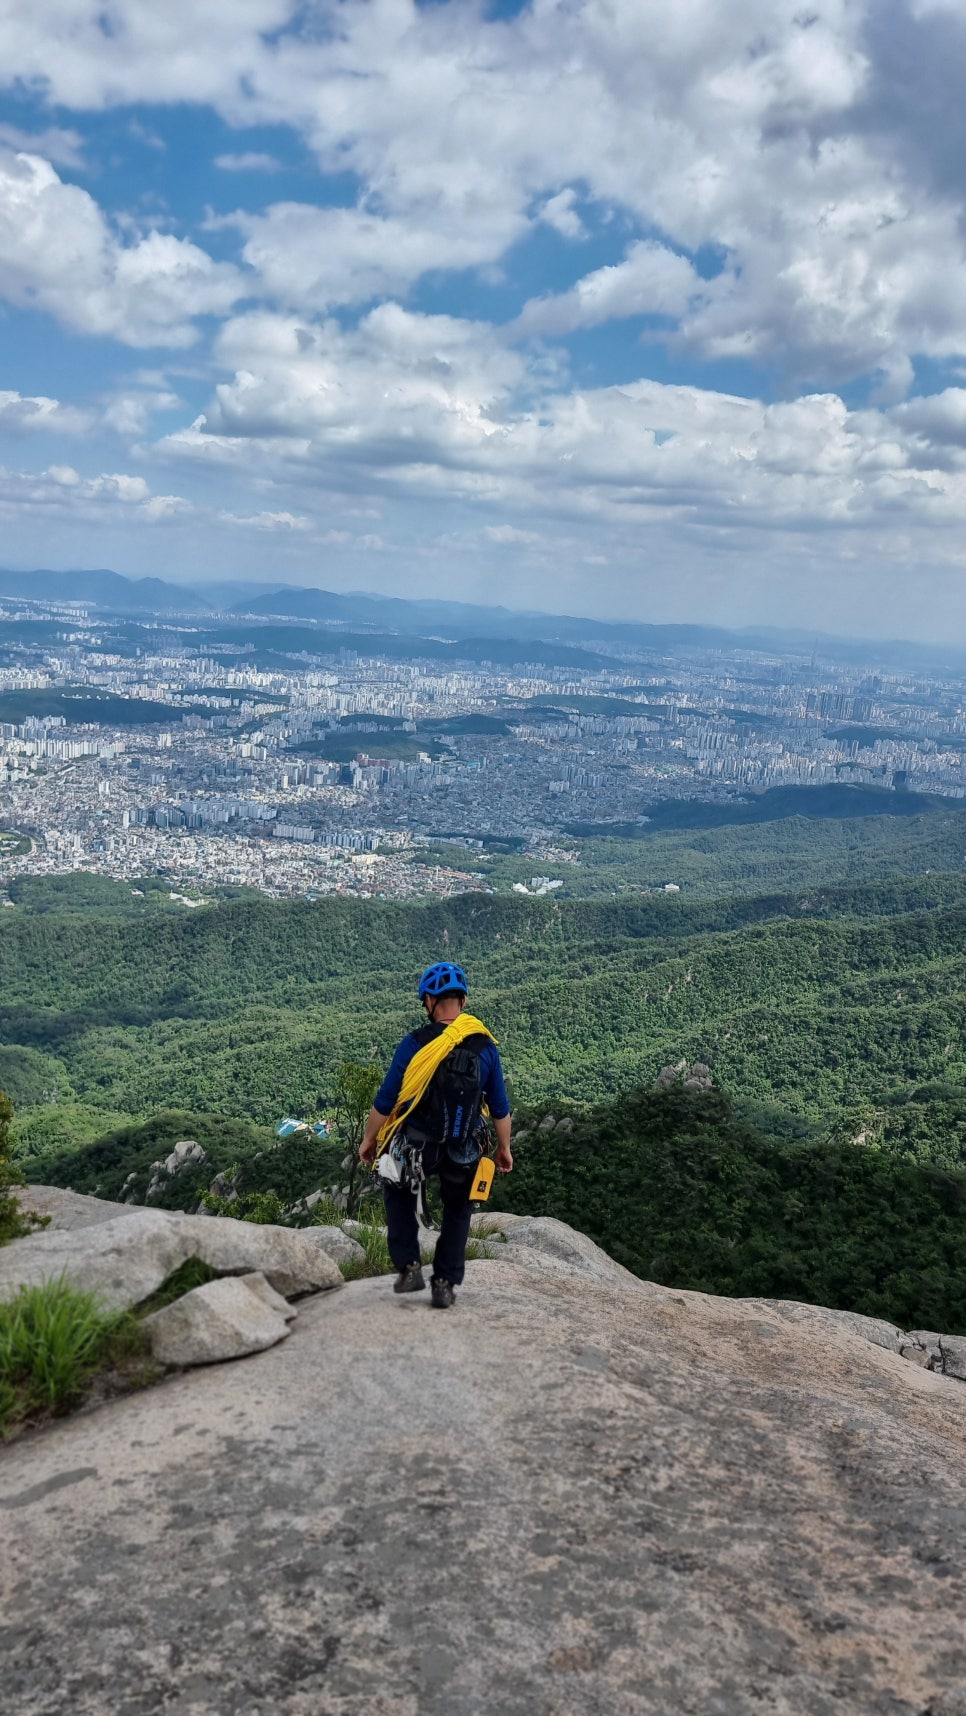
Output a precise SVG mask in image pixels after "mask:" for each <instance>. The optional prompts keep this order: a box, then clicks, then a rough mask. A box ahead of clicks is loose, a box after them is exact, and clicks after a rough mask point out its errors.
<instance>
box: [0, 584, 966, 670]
mask: <svg viewBox="0 0 966 1716" xmlns="http://www.w3.org/2000/svg"><path fill="white" fill-rule="evenodd" d="M249 587H250V588H251V590H252V591H253V592H254V594H253V595H252V596H251V597H249V596H247V595H246V594H245V593H244V592H245V589H246V585H245V584H244V583H242V582H239V581H237V580H235V581H230V582H229V581H226V582H225V583H224V584H220V583H211V582H209V583H193V584H191V585H188V584H179V583H175V582H173V581H170V580H165V579H162V578H128V577H125V576H124V575H123V574H122V573H119V572H112V571H110V570H108V569H107V568H101V569H95V570H91V571H81V570H78V571H64V572H59V571H49V570H45V569H40V570H37V571H26V572H22V571H21V572H18V571H9V570H6V571H5V570H0V598H3V597H7V598H15V599H20V600H25V601H31V600H33V601H42V602H72V601H73V602H86V603H88V604H90V605H92V606H95V607H100V608H104V609H105V610H108V611H110V612H113V613H118V614H126V613H129V614H141V613H155V614H173V613H199V614H201V613H205V614H215V613H231V614H234V615H236V616H239V617H243V616H250V617H251V618H252V619H253V620H255V621H257V622H264V621H266V620H268V619H271V618H275V619H291V620H299V619H300V620H303V621H310V622H313V623H315V624H317V625H320V626H325V625H331V626H333V627H335V626H337V627H340V628H341V627H346V628H348V627H361V628H363V629H364V630H369V629H372V630H375V629H376V628H380V629H382V630H385V629H386V628H388V629H389V630H390V631H392V632H395V633H396V634H398V636H399V637H400V638H405V637H412V638H413V640H414V645H415V642H416V640H418V639H420V638H424V639H425V638H433V637H435V638H442V639H443V640H445V641H447V642H449V643H455V642H458V641H465V642H467V643H471V642H472V643H475V645H476V646H477V647H478V646H479V645H480V644H481V643H482V642H484V641H485V640H486V639H488V638H491V639H493V640H495V641H496V640H499V641H518V642H520V643H528V642H531V643H532V642H539V641H543V642H545V643H554V642H557V643H560V644H568V643H574V644H585V645H586V644H587V643H588V642H596V643H598V644H599V645H600V646H603V647H606V646H607V645H608V644H615V645H620V646H621V647H622V648H626V647H627V646H628V645H631V646H633V647H636V648H638V649H640V650H645V651H649V650H654V651H658V652H661V651H674V650H676V649H687V648H692V649H698V650H704V649H723V650H756V651H764V652H776V653H782V652H784V653H786V654H789V655H798V656H801V655H809V654H811V653H812V651H813V650H817V651H818V653H819V654H820V655H821V656H822V657H824V658H827V659H828V660H832V661H842V662H864V661H872V660H873V659H875V660H877V661H878V662H880V663H881V664H882V665H883V666H898V667H904V666H914V665H916V664H921V665H923V666H926V667H931V668H932V669H934V670H935V669H938V668H939V667H941V666H947V667H951V668H955V669H957V670H961V669H962V668H963V666H964V664H966V647H964V646H961V645H959V644H956V643H951V644H949V645H946V644H931V643H918V642H908V641H903V640H899V639H877V640H867V639H859V638H843V637H835V636H830V635H828V634H826V633H819V632H814V633H813V632H806V631H804V630H802V629H801V628H797V629H795V628H791V629H786V628H782V627H777V626H754V627H742V628H738V629H735V630H731V629H729V628H726V627H723V626H705V625H699V624H695V623H692V622H688V621H681V622H676V623H665V622H662V623H654V624H649V623H647V622H642V621H634V620H628V621H611V620H600V619H593V618H588V617H587V616H582V615H568V614H544V613H535V612H533V611H521V612H517V611H516V610H514V609H511V608H505V607H500V606H494V607H489V606H485V605H483V604H479V603H472V602H453V601H446V600H442V599H427V598H406V597H398V596H388V595H387V596H382V595H372V594H367V593H365V592H361V591H347V592H339V591H334V590H323V589H317V588H314V587H306V586H296V585H272V584H270V583H268V582H267V581H262V582H258V583H253V584H252V585H251V586H249ZM348 641H349V640H347V643H348ZM351 643H352V647H358V646H357V640H356V639H355V638H353V639H352V640H351ZM414 653H417V654H418V650H416V649H414ZM474 653H476V652H475V651H474ZM574 665H578V663H577V661H576V659H575V661H574ZM584 665H586V666H593V665H595V663H594V661H593V659H592V658H591V657H590V656H588V658H587V661H586V662H585V663H584Z"/></svg>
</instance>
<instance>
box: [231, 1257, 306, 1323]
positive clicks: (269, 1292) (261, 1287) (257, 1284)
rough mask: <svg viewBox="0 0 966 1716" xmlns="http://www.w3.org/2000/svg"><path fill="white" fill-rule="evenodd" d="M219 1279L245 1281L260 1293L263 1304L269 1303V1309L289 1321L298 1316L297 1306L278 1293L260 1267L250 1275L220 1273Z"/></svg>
mask: <svg viewBox="0 0 966 1716" xmlns="http://www.w3.org/2000/svg"><path fill="white" fill-rule="evenodd" d="M218 1279H219V1280H220V1281H243V1282H244V1284H245V1286H246V1287H248V1288H250V1289H251V1291H252V1292H253V1293H256V1294H257V1295H258V1297H259V1299H260V1300H261V1301H262V1304H263V1305H267V1306H268V1309H269V1310H270V1311H275V1312H276V1313H277V1315H278V1316H280V1317H284V1318H285V1321H286V1322H287V1323H291V1322H293V1321H294V1319H295V1318H296V1317H297V1316H298V1311H297V1310H296V1309H295V1306H294V1305H290V1304H289V1302H288V1300H287V1299H283V1298H282V1295H281V1293H276V1291H275V1289H274V1287H272V1286H271V1285H270V1283H269V1282H268V1281H266V1279H265V1277H264V1275H263V1274H262V1272H261V1270H260V1269H253V1270H252V1273H251V1274H250V1275H220V1276H219V1277H218Z"/></svg>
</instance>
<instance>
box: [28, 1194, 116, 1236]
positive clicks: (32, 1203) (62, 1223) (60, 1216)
mask: <svg viewBox="0 0 966 1716" xmlns="http://www.w3.org/2000/svg"><path fill="white" fill-rule="evenodd" d="M17 1202H18V1204H19V1205H20V1207H21V1208H22V1209H24V1210H27V1211H29V1212H30V1213H31V1214H33V1215H38V1216H46V1218H47V1220H48V1222H49V1224H50V1228H49V1229H48V1231H50V1229H54V1228H56V1229H60V1230H63V1231H69V1230H70V1229H71V1228H75V1227H99V1226H100V1225H101V1223H102V1222H105V1221H115V1220H116V1219H117V1217H118V1216H125V1215H129V1214H130V1205H129V1204H124V1203H121V1204H112V1203H109V1202H108V1200H107V1199H106V1198H89V1197H86V1196H85V1194H84V1193H83V1192H71V1191H68V1190H67V1188H66V1187H65V1186H18V1187H17Z"/></svg>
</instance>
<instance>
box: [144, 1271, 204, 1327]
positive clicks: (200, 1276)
mask: <svg viewBox="0 0 966 1716" xmlns="http://www.w3.org/2000/svg"><path fill="white" fill-rule="evenodd" d="M217 1274H218V1271H217V1269H212V1268H211V1266H210V1264H208V1263H203V1262H202V1260H201V1258H200V1257H189V1258H188V1259H187V1260H186V1261H185V1262H184V1263H182V1264H179V1266H178V1268H177V1269H172V1271H171V1274H170V1275H166V1276H165V1278H164V1280H163V1281H162V1283H161V1285H160V1287H157V1288H156V1289H155V1291H154V1292H153V1293H152V1294H151V1295H150V1297H149V1298H147V1299H144V1300H142V1302H141V1304H140V1305H139V1306H138V1307H137V1315H138V1316H139V1317H147V1316H149V1315H150V1313H151V1312H152V1311H160V1310H163V1308H164V1306H165V1305H172V1304H173V1303H174V1301H175V1299H181V1298H183V1297H184V1295H185V1293H190V1292H191V1291H192V1289H193V1288H195V1287H204V1286H206V1285H207V1283H208V1282H209V1281H214V1280H215V1278H216V1276H217Z"/></svg>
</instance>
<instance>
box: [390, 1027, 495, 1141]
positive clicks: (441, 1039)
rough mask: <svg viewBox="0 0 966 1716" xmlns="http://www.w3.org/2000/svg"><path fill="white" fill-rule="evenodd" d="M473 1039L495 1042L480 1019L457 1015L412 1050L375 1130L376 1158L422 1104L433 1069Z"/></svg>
mask: <svg viewBox="0 0 966 1716" xmlns="http://www.w3.org/2000/svg"><path fill="white" fill-rule="evenodd" d="M476 1036H483V1037H489V1039H490V1042H491V1043H495V1042H496V1038H495V1037H494V1035H493V1032H492V1031H488V1030H487V1028H486V1026H485V1025H484V1024H483V1023H482V1021H481V1020H480V1019H474V1017H473V1015H472V1013H461V1014H460V1016H459V1018H458V1019H453V1020H452V1022H451V1023H450V1024H449V1025H445V1026H444V1027H443V1029H442V1031H441V1032H440V1034H439V1036H438V1037H434V1038H433V1040H432V1042H430V1043H424V1044H423V1047H422V1048H421V1049H417V1050H416V1053H415V1054H414V1055H413V1058H412V1060H411V1061H410V1063H409V1065H408V1067H407V1068H406V1071H405V1072H404V1073H403V1081H402V1085H401V1086H400V1090H399V1095H398V1096H397V1098H396V1101H395V1103H394V1104H393V1108H392V1112H391V1113H390V1114H387V1116H386V1118H385V1120H384V1122H383V1124H382V1126H381V1127H380V1128H379V1132H378V1135H377V1142H378V1145H379V1148H378V1150H377V1151H376V1155H377V1157H378V1156H381V1155H382V1153H383V1151H384V1150H385V1149H386V1147H387V1145H389V1144H391V1143H392V1141H393V1139H394V1138H395V1136H396V1133H397V1132H398V1131H399V1130H400V1128H401V1127H402V1126H403V1125H404V1124H405V1121H406V1117H407V1115H409V1114H411V1113H412V1111H413V1109H414V1108H416V1107H417V1106H418V1105H419V1103H420V1102H421V1101H422V1099H423V1097H424V1096H425V1094H426V1091H427V1089H428V1088H429V1081H430V1079H431V1078H432V1076H433V1074H434V1072H435V1071H436V1069H437V1067H439V1066H441V1065H442V1063H443V1061H445V1059H446V1056H447V1055H448V1054H451V1053H452V1051H453V1049H455V1048H457V1047H458V1045H459V1044H460V1043H461V1042H462V1041H463V1039H464V1038H465V1037H476Z"/></svg>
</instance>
